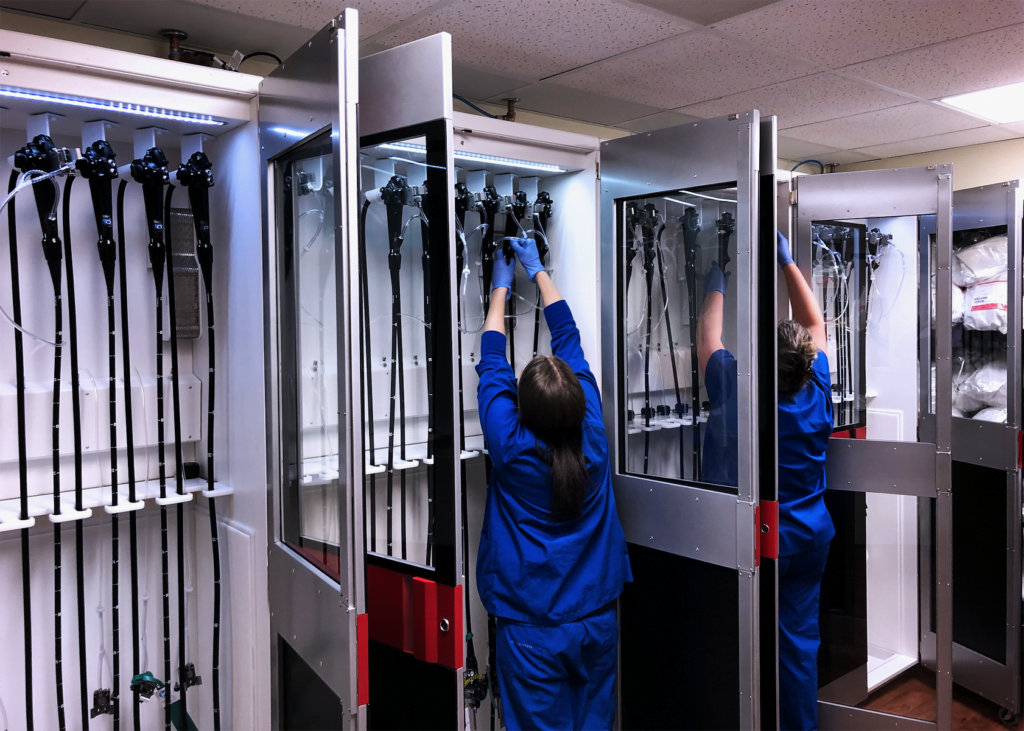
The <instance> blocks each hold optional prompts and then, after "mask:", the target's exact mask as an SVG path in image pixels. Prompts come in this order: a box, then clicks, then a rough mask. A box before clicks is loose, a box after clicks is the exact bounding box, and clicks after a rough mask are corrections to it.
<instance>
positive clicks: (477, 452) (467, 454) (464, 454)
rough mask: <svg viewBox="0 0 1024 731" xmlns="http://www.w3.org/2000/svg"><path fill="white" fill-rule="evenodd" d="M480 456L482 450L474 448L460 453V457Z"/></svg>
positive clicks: (471, 457)
mask: <svg viewBox="0 0 1024 731" xmlns="http://www.w3.org/2000/svg"><path fill="white" fill-rule="evenodd" d="M479 456H480V450H479V449H472V450H470V451H468V452H462V453H461V454H459V459H473V457H479Z"/></svg>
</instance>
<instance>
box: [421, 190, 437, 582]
mask: <svg viewBox="0 0 1024 731" xmlns="http://www.w3.org/2000/svg"><path fill="white" fill-rule="evenodd" d="M426 189H427V182H426V181H423V192H422V193H421V195H420V196H419V199H420V200H419V206H420V242H421V244H422V246H423V255H422V257H421V262H422V264H423V343H424V346H425V347H424V350H425V351H426V354H425V357H426V359H427V362H426V371H427V459H426V464H427V556H426V561H425V563H426V564H427V566H430V565H432V564H431V559H432V557H433V550H434V497H435V493H436V482H435V480H436V475H435V472H434V465H433V462H434V336H433V331H432V330H431V327H432V324H431V323H433V307H432V305H431V299H430V295H431V293H432V290H431V282H432V279H431V277H430V224H429V223H428V222H427V218H426V208H427V200H428V199H427V193H426Z"/></svg>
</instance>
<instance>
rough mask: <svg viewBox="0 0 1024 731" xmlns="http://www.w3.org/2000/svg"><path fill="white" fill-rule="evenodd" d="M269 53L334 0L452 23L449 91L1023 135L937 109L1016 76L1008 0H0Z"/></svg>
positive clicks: (856, 145)
mask: <svg viewBox="0 0 1024 731" xmlns="http://www.w3.org/2000/svg"><path fill="white" fill-rule="evenodd" d="M0 5H2V6H4V7H16V8H18V9H22V10H28V11H30V12H38V13H43V14H48V15H53V16H55V17H60V18H64V19H66V20H71V21H73V22H81V23H87V24H91V25H99V26H103V27H108V28H114V29H117V30H125V31H130V32H135V33H142V34H145V35H155V34H157V33H158V32H159V30H160V29H162V28H164V27H168V26H173V27H178V28H181V29H182V30H185V31H187V32H188V33H189V34H190V42H194V43H195V44H196V45H197V46H200V47H205V48H210V49H222V50H228V51H230V50H233V49H234V48H239V49H240V50H243V51H253V50H270V51H274V52H276V53H278V54H279V55H282V56H285V55H287V54H288V53H290V52H291V51H293V50H294V49H295V48H296V47H297V46H298V45H299V44H300V43H302V41H303V39H304V38H305V37H307V36H308V35H310V33H311V32H312V31H314V30H316V29H319V28H320V27H321V26H322V25H323V24H324V23H325V22H327V20H328V19H330V18H331V17H332V16H333V15H334V14H336V13H337V12H338V11H339V10H341V9H342V8H344V7H355V8H357V9H358V10H359V11H360V36H361V38H362V41H363V49H362V50H363V52H364V53H366V52H372V51H374V50H379V49H382V48H386V47H389V46H394V45H398V44H400V43H406V42H408V41H412V40H415V39H417V38H422V37H424V36H427V35H431V34H434V33H437V32H440V31H447V32H449V33H451V34H452V38H453V41H452V48H453V53H454V57H455V62H456V69H455V74H454V88H455V91H456V93H459V94H462V95H463V96H466V97H469V98H471V99H475V100H484V101H495V102H500V100H501V99H502V98H503V97H506V96H510V95H512V96H517V97H519V98H520V99H521V102H520V103H519V107H520V108H521V109H526V110H530V111H535V112H540V113H545V114H551V115H555V116H560V117H568V118H571V119H578V120H582V121H587V122H593V123H597V124H603V125H607V126H615V127H620V128H622V129H627V130H631V131H635V132H646V131H650V130H653V129H657V128H659V127H665V126H669V125H672V124H679V123H682V122H686V121H692V120H694V119H698V118H707V117H714V116H719V115H722V114H728V113H731V112H738V111H742V110H745V109H751V108H756V109H759V110H760V111H761V113H762V114H774V115H777V116H778V118H779V128H780V130H781V138H780V142H779V148H780V149H779V154H780V156H783V157H787V158H798V159H803V158H805V157H817V158H820V159H821V160H822V161H823V162H826V163H828V162H839V163H842V162H853V161H859V160H868V159H874V158H878V157H889V156H897V155H904V154H912V153H916V152H926V151H930V150H938V149H946V148H949V147H958V146H962V145H971V144H979V143H983V142H992V141H997V140H1004V139H1012V138H1015V137H1024V124H1015V125H990V124H988V123H987V122H985V121H984V120H981V119H978V118H976V117H973V116H970V115H967V114H965V113H962V112H959V111H953V110H949V109H947V108H945V107H943V106H941V105H939V104H937V103H936V102H937V100H938V99H940V98H942V97H945V96H949V95H952V94H959V93H963V92H968V91H974V90H977V89H983V88H989V87H992V86H999V85H1003V84H1009V83H1013V82H1018V81H1024V0H502V1H501V2H498V3H495V2H492V1H491V0H348V1H346V0H289V1H288V2H281V1H280V0H149V1H147V2H140V1H139V0H0Z"/></svg>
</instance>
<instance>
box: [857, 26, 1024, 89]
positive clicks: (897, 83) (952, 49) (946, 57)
mask: <svg viewBox="0 0 1024 731" xmlns="http://www.w3.org/2000/svg"><path fill="white" fill-rule="evenodd" d="M842 72H843V73H844V74H849V75H851V76H856V77H859V78H863V79H867V80H869V81H873V82H875V83H877V84H882V85H883V86H888V87H891V88H894V89H899V90H900V91H904V92H907V93H910V94H914V95H915V96H919V97H922V98H925V99H940V98H942V97H947V96H953V95H954V94H964V93H966V92H969V91H977V90H979V89H989V88H992V87H995V86H1003V85H1005V84H1013V83H1016V82H1019V81H1024V24H1020V25H1014V26H1010V27H1007V28H1000V29H998V30H994V31H986V32H984V33H977V34H975V35H972V36H967V37H965V38H958V39H955V40H952V41H949V42H947V43H941V44H936V45H932V46H927V47H925V48H919V49H916V50H913V51H906V52H904V53H899V54H895V55H892V56H886V57H884V58H878V59H874V60H872V61H866V62H864V63H860V64H855V65H853V66H847V67H845V68H843V69H842Z"/></svg>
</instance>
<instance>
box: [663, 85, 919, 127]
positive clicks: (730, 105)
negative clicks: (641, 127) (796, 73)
mask: <svg viewBox="0 0 1024 731" xmlns="http://www.w3.org/2000/svg"><path fill="white" fill-rule="evenodd" d="M907 101H908V100H907V99H905V98H904V97H901V96H897V95H896V94H891V93H889V92H887V91H882V90H880V89H878V88H877V87H874V86H872V85H870V84H864V83H861V82H858V81H855V80H852V79H845V78H842V77H837V76H835V75H833V74H831V73H821V74H815V75H813V76H805V77H803V78H799V79H793V80H791V81H784V82H782V83H780V84H773V85H772V86H764V87H761V88H759V89H752V90H750V91H745V92H742V93H740V94H733V95H731V96H727V97H722V98H720V99H714V100H712V101H707V102H701V103H699V104H694V105H691V106H687V107H681V108H680V109H677V110H675V111H678V112H680V113H682V114H689V115H693V116H697V117H703V118H710V117H720V116H722V115H723V114H732V113H733V112H739V111H742V110H744V109H757V110H759V111H760V112H761V113H762V114H769V115H770V114H774V115H776V116H778V118H779V129H786V128H788V127H798V126H801V125H805V124H813V123H815V122H825V121H828V120H830V119H838V118H841V117H848V116H850V115H852V114H860V113H863V112H870V111H874V110H876V109H885V108H887V107H896V106H900V105H903V104H906V103H907Z"/></svg>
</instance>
